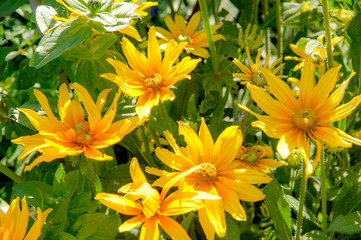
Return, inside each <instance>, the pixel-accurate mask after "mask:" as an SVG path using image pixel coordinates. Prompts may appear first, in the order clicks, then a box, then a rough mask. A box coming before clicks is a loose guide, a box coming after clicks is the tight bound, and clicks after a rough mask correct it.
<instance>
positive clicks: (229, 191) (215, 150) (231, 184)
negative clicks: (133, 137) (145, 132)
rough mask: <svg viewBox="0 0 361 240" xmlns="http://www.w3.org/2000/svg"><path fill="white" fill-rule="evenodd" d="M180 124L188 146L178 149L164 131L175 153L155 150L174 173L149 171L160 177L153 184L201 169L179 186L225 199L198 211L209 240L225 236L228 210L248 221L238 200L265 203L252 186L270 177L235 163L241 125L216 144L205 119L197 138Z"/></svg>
mask: <svg viewBox="0 0 361 240" xmlns="http://www.w3.org/2000/svg"><path fill="white" fill-rule="evenodd" d="M178 125H179V134H180V135H183V136H184V140H185V141H186V143H187V146H186V147H185V148H183V147H179V146H178V145H177V144H176V142H175V140H174V138H173V137H172V135H170V133H169V132H165V136H166V138H167V139H168V141H169V143H170V145H171V146H172V147H173V149H174V151H175V153H173V152H171V151H169V150H167V149H164V148H157V149H156V151H155V153H156V155H157V156H158V158H159V159H160V160H161V161H162V162H163V163H165V164H166V165H168V166H169V167H171V168H173V169H174V170H175V171H174V172H166V171H163V170H158V169H155V168H147V169H146V171H147V172H148V173H151V174H155V175H159V176H161V177H160V178H159V179H158V180H156V181H155V182H154V185H158V186H164V185H165V184H166V183H167V182H168V181H170V180H171V179H173V178H174V177H178V176H179V175H182V174H183V173H184V172H187V171H189V169H192V168H194V167H200V169H199V170H196V171H194V172H193V173H192V174H189V175H187V176H186V177H184V180H183V181H182V182H181V183H180V184H179V185H178V186H179V188H181V189H183V190H184V191H189V190H192V191H204V192H208V193H210V194H213V195H216V196H220V197H221V198H222V199H219V200H204V205H205V207H204V208H202V209H200V210H198V216H199V221H200V223H201V225H202V227H203V230H204V232H205V234H206V237H207V239H208V240H210V239H214V233H215V232H216V233H217V234H218V235H219V236H220V237H223V236H224V235H225V233H226V221H225V211H227V212H229V213H230V214H231V215H232V217H233V218H234V219H236V220H238V221H245V220H246V218H247V216H246V213H245V210H244V209H243V207H242V205H241V204H240V202H239V200H243V201H248V202H255V201H260V200H263V199H264V197H265V195H264V194H263V193H262V191H261V190H260V189H258V188H257V187H255V186H253V185H252V184H258V183H268V182H269V181H271V178H270V177H269V176H267V175H266V174H264V173H262V172H260V171H256V170H252V169H239V168H237V167H238V162H237V161H233V160H234V159H235V157H236V155H237V152H238V149H239V148H240V146H241V144H242V133H241V130H239V129H238V126H231V127H228V128H226V129H225V130H224V131H223V132H222V133H221V134H220V135H219V136H218V139H217V141H216V142H214V141H213V139H212V136H211V133H210V132H209V129H208V127H207V125H206V124H205V121H204V119H203V118H202V123H201V126H200V130H199V134H198V135H197V134H196V133H195V132H194V130H193V129H192V128H190V127H189V126H188V125H186V124H184V123H181V122H180V123H179V124H178Z"/></svg>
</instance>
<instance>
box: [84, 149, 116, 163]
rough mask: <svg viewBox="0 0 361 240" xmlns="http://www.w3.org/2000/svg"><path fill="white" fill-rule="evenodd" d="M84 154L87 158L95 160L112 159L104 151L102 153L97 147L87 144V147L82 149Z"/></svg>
mask: <svg viewBox="0 0 361 240" xmlns="http://www.w3.org/2000/svg"><path fill="white" fill-rule="evenodd" d="M84 155H85V156H86V157H87V158H90V159H94V160H97V161H110V160H113V157H112V156H110V155H108V154H105V153H102V152H101V151H99V150H98V149H96V148H93V147H91V146H87V148H86V149H85V151H84Z"/></svg>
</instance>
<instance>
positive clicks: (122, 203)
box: [94, 193, 143, 224]
mask: <svg viewBox="0 0 361 240" xmlns="http://www.w3.org/2000/svg"><path fill="white" fill-rule="evenodd" d="M94 199H95V200H99V201H100V202H101V203H102V204H104V205H105V206H107V207H109V208H111V209H113V210H115V211H117V212H120V213H122V214H126V215H138V214H141V213H142V211H143V207H142V206H141V205H140V204H139V203H137V202H134V201H132V200H129V199H128V198H125V197H123V196H120V195H118V194H109V193H98V194H97V195H96V196H95V197H94ZM140 224H141V223H140Z"/></svg>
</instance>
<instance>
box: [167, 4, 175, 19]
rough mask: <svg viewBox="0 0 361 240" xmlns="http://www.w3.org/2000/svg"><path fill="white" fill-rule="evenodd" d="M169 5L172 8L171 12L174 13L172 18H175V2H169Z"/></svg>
mask: <svg viewBox="0 0 361 240" xmlns="http://www.w3.org/2000/svg"><path fill="white" fill-rule="evenodd" d="M167 2H168V5H169V7H170V11H171V12H172V16H173V17H174V16H175V10H174V6H173V0H167Z"/></svg>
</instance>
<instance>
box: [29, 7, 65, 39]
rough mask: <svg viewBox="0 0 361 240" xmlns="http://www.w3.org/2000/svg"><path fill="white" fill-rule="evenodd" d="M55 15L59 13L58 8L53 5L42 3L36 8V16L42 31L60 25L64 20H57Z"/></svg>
mask: <svg viewBox="0 0 361 240" xmlns="http://www.w3.org/2000/svg"><path fill="white" fill-rule="evenodd" d="M54 15H58V13H57V12H56V10H55V9H54V8H53V7H51V6H44V5H40V6H38V7H37V8H36V11H35V18H36V23H37V24H38V27H39V29H40V31H41V32H42V33H44V32H46V31H48V30H49V29H51V28H53V27H55V26H56V25H59V24H61V23H63V22H61V21H58V20H55V19H54V18H53V16H54Z"/></svg>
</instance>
